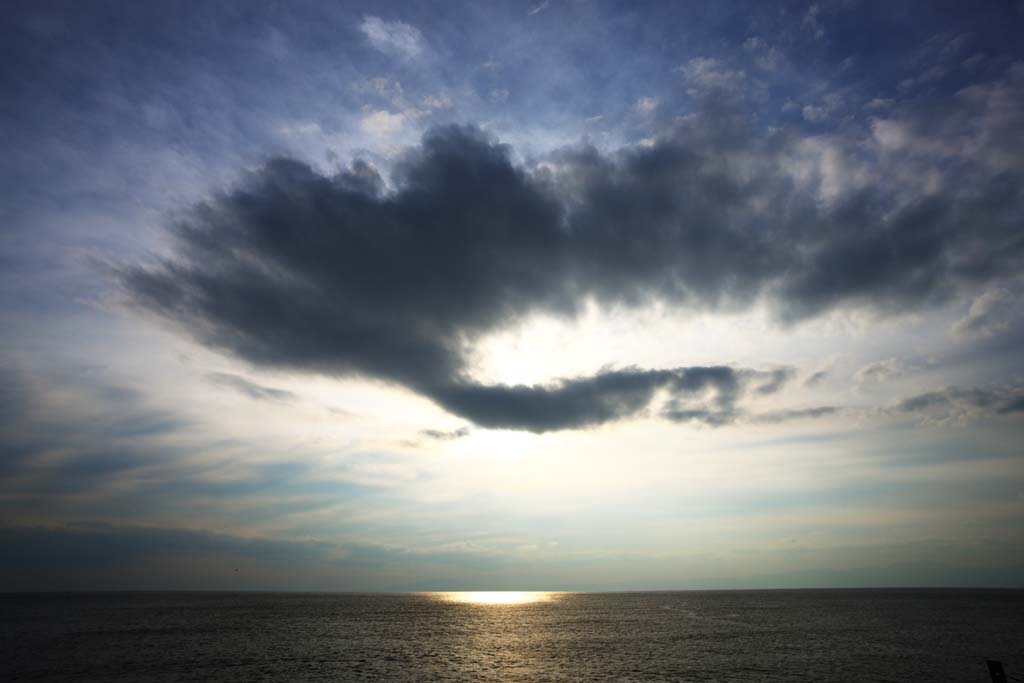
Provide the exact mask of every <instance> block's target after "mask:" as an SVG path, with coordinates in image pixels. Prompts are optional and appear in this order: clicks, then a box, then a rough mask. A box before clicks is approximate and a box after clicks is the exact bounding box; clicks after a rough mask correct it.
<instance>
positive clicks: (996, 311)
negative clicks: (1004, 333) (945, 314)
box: [950, 288, 1011, 337]
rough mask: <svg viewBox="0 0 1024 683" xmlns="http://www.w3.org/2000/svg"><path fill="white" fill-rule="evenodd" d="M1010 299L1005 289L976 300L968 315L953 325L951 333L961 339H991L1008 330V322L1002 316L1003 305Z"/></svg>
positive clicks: (988, 293) (991, 291)
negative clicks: (973, 337)
mask: <svg viewBox="0 0 1024 683" xmlns="http://www.w3.org/2000/svg"><path fill="white" fill-rule="evenodd" d="M1010 298H1011V297H1010V293H1009V292H1008V291H1006V290H1005V289H999V288H997V289H990V290H988V291H987V292H985V293H983V294H982V295H981V296H979V297H978V298H976V299H975V300H974V302H973V303H972V304H971V307H970V309H969V310H968V311H967V315H965V316H964V317H963V318H961V319H960V320H957V321H956V322H955V323H953V326H952V327H951V328H950V332H952V333H953V334H954V335H957V336H961V337H968V336H977V337H989V336H991V335H993V334H995V333H996V332H998V331H1000V330H1003V329H1006V327H1007V326H1008V322H1007V321H1006V320H1005V319H1004V317H1003V316H1002V315H1001V314H1002V313H1003V309H1004V308H1005V307H1004V306H1003V303H1004V302H1005V301H1007V300H1009V299H1010Z"/></svg>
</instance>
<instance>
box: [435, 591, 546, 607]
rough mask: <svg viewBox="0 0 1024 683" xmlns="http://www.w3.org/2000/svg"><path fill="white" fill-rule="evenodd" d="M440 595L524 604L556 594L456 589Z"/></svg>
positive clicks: (483, 602)
mask: <svg viewBox="0 0 1024 683" xmlns="http://www.w3.org/2000/svg"><path fill="white" fill-rule="evenodd" d="M440 595H441V596H442V597H443V598H444V599H445V600H448V601H450V602H463V603H469V604H473V605H525V604H529V603H534V602H547V601H548V600H551V599H552V598H553V597H554V596H555V595H556V594H555V593H551V592H548V591H456V592H451V593H441V594H440Z"/></svg>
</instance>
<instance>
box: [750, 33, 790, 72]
mask: <svg viewBox="0 0 1024 683" xmlns="http://www.w3.org/2000/svg"><path fill="white" fill-rule="evenodd" d="M743 48H744V49H745V50H746V51H747V52H749V53H750V54H751V56H752V57H753V58H754V64H755V65H757V67H758V68H760V69H764V70H765V71H775V70H776V69H777V68H779V62H780V61H782V53H781V52H779V50H778V49H777V48H775V47H773V46H772V45H769V44H768V43H766V42H765V41H764V40H763V39H762V38H758V37H757V36H753V37H751V38H747V39H746V40H745V41H743Z"/></svg>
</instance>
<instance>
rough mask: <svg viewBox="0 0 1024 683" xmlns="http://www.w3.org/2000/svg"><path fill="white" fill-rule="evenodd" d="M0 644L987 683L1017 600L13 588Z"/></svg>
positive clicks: (431, 667) (254, 660)
mask: <svg viewBox="0 0 1024 683" xmlns="http://www.w3.org/2000/svg"><path fill="white" fill-rule="evenodd" d="M0 636H2V639H3V640H2V650H0V657H2V661H0V680H4V681H21V680H26V681H529V682H539V681H815V682H817V683H820V682H827V681H892V682H893V683H925V682H928V683H931V682H938V681H965V682H966V681H977V682H979V683H983V682H985V681H989V680H990V678H989V673H988V669H987V665H986V660H990V659H991V660H998V661H1001V662H1002V664H1003V666H1004V669H1005V671H1006V673H1007V674H1009V675H1010V676H1011V677H1014V676H1015V677H1016V678H1018V679H1024V591H1020V590H966V589H965V590H931V589H915V590H902V589H899V590H897V589H891V590H797V591H788V590H777V591H709V592H703V591H699V592H631V593H543V592H531V593H391V594H354V593H323V594H319V593H67V594H56V593H49V594H8V595H3V596H0ZM1010 680H1012V678H1011V679H1010Z"/></svg>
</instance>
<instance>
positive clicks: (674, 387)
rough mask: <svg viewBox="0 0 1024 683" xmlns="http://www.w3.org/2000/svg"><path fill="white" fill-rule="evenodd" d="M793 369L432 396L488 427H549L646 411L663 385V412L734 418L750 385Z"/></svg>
mask: <svg viewBox="0 0 1024 683" xmlns="http://www.w3.org/2000/svg"><path fill="white" fill-rule="evenodd" d="M780 372H781V373H783V374H784V376H785V377H788V376H789V374H790V373H789V371H770V372H757V371H753V370H737V369H734V368H731V367H726V366H718V367H691V368H674V369H671V370H640V369H637V368H627V369H622V370H606V371H603V372H601V373H598V374H596V375H594V376H593V377H583V378H574V379H564V380H560V381H558V382H555V383H552V384H548V385H532V386H528V385H516V386H508V385H493V386H486V385H481V384H475V383H464V384H451V385H448V386H445V387H441V388H439V390H438V391H436V393H434V394H433V395H432V398H434V400H435V401H437V403H438V404H439V405H441V406H442V407H444V408H446V409H447V410H449V411H451V412H453V413H455V414H457V415H462V416H463V417H465V418H467V419H469V420H472V421H473V422H474V423H476V424H478V425H480V426H482V427H493V428H500V429H522V430H528V431H534V432H543V431H548V430H555V429H571V428H579V427H591V426H595V425H599V424H602V423H605V422H610V421H613V420H619V419H623V418H627V417H633V416H636V415H639V414H642V413H643V412H644V411H645V410H646V409H647V408H648V406H649V405H651V403H652V401H653V400H654V399H655V395H656V393H657V392H659V391H662V392H664V394H665V395H666V397H667V398H668V401H667V402H666V405H665V408H664V409H663V411H662V416H663V417H665V418H667V419H670V420H673V421H676V422H689V421H695V422H703V423H705V424H709V425H722V424H728V423H730V422H732V421H733V420H734V419H735V416H736V414H737V412H736V411H737V409H736V402H737V401H738V400H739V399H740V398H741V397H742V396H743V395H744V393H745V391H746V390H747V388H748V387H750V386H751V385H755V384H756V388H755V389H754V390H755V391H757V392H760V393H764V392H763V390H764V388H765V387H766V386H768V387H770V386H772V385H779V386H781V383H782V382H783V381H785V380H784V379H780V378H779V374H780Z"/></svg>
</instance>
